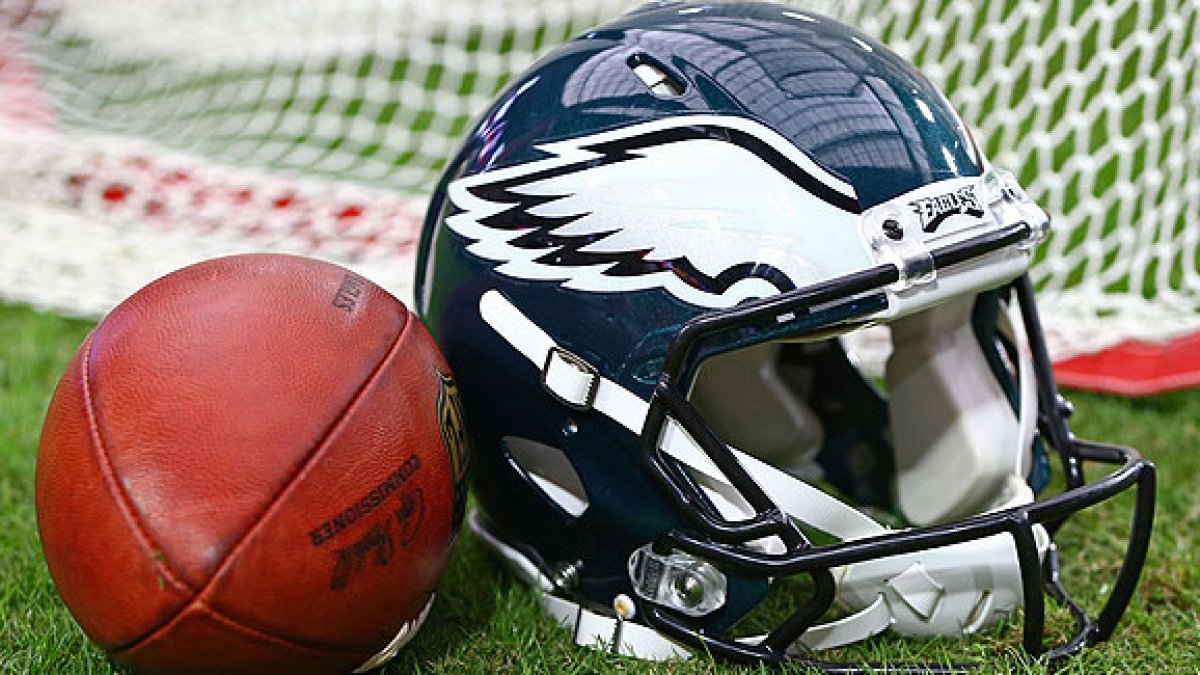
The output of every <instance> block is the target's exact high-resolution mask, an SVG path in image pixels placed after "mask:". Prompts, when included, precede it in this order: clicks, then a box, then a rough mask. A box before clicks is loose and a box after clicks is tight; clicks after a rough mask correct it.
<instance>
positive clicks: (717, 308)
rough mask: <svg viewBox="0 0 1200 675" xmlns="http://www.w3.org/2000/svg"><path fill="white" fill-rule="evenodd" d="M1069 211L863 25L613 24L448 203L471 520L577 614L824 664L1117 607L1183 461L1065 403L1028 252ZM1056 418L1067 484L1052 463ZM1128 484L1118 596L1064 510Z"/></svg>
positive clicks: (737, 12)
mask: <svg viewBox="0 0 1200 675" xmlns="http://www.w3.org/2000/svg"><path fill="white" fill-rule="evenodd" d="M1048 229H1049V219H1048V217H1047V215H1046V213H1045V212H1044V211H1043V210H1042V209H1041V208H1039V207H1038V206H1037V205H1036V204H1035V203H1033V202H1032V201H1031V200H1030V199H1029V198H1028V197H1027V196H1026V193H1025V191H1024V190H1023V189H1022V187H1021V186H1020V185H1019V184H1018V182H1017V181H1016V180H1015V179H1014V177H1013V175H1012V174H1010V173H1007V172H1005V171H1003V170H1001V169H998V168H995V167H993V166H992V165H991V164H990V163H989V161H988V160H987V158H985V157H984V156H983V155H982V154H981V152H980V150H979V147H978V146H977V145H976V143H975V141H974V140H973V139H972V137H971V134H970V133H969V132H968V130H967V128H966V127H965V125H964V124H963V122H962V121H961V120H960V119H959V117H958V115H957V114H956V112H955V111H954V109H953V108H952V107H951V106H950V104H949V103H948V102H947V101H946V99H945V98H944V97H943V96H942V94H940V93H939V92H938V90H937V89H936V88H935V87H934V86H933V85H931V84H930V83H929V82H928V81H927V80H926V79H925V78H924V77H922V76H921V75H920V73H918V72H917V70H916V69H914V68H913V67H912V66H911V65H909V64H908V63H906V62H905V61H904V60H902V59H901V58H900V57H898V56H896V55H895V54H894V53H893V52H891V51H889V50H888V49H887V48H886V47H884V46H883V45H882V44H880V43H879V42H878V41H876V40H874V39H873V38H871V37H869V36H867V35H864V34H862V33H860V32H857V31H855V30H853V29H851V28H849V27H847V26H845V25H842V24H840V23H837V22H835V21H832V20H830V19H827V18H824V17H821V16H818V15H815V14H811V13H808V12H803V11H799V10H796V9H791V8H787V7H782V6H777V5H771V4H759V3H745V4H720V3H717V4H713V3H680V2H668V3H658V4H654V5H651V6H647V7H644V8H642V9H639V10H634V11H632V12H630V13H628V14H626V15H624V16H622V17H621V18H618V19H617V20H615V21H613V22H611V23H608V24H606V25H603V26H600V27H598V28H595V29H593V30H591V31H588V32H587V33H585V34H583V35H582V36H580V37H578V38H576V39H574V40H572V41H570V42H568V43H567V44H565V45H564V46H561V47H559V48H558V49H556V50H554V51H553V52H551V53H550V54H549V55H547V56H546V57H544V58H543V59H541V60H540V61H539V62H538V63H537V64H536V65H534V66H533V67H532V68H531V69H530V70H529V71H528V72H526V73H525V74H524V75H522V76H520V77H519V78H517V79H516V80H514V81H513V82H512V83H511V84H510V85H509V86H508V87H507V89H505V90H504V91H503V92H502V93H501V94H500V96H499V98H498V99H497V101H496V102H495V103H494V105H492V106H491V108H490V109H488V110H487V111H486V112H485V113H484V114H483V116H482V117H481V118H480V119H479V121H478V122H477V123H476V124H475V125H474V127H473V128H472V130H471V131H470V133H469V135H468V136H467V138H466V140H465V143H464V145H463V146H462V148H461V150H460V151H459V152H458V153H457V155H456V156H455V157H454V158H453V160H452V161H451V162H450V164H449V166H448V168H447V170H446V172H445V175H444V177H443V178H442V180H441V182H440V183H439V185H438V188H437V190H436V192H435V194H434V196H433V198H432V203H431V204H430V207H429V211H428V216H427V220H426V223H425V229H424V231H423V234H422V239H421V243H420V252H419V258H418V270H417V280H416V288H417V298H416V304H417V308H418V312H419V314H420V315H421V316H422V317H423V319H424V320H425V322H426V324H427V325H428V327H429V329H430V331H431V332H432V334H433V335H434V336H435V338H436V339H437V341H438V342H439V344H440V345H441V347H442V349H443V350H444V351H445V354H446V357H447V359H448V360H449V362H450V364H451V366H452V367H453V369H454V372H455V373H456V375H457V376H458V378H459V380H460V389H461V392H462V397H463V400H464V405H465V413H466V417H467V420H468V426H469V427H470V429H471V432H472V434H473V436H474V442H475V443H476V449H477V450H476V457H477V462H476V466H475V476H474V490H475V494H476V497H477V500H478V511H477V512H476V513H474V514H472V516H471V517H470V521H469V522H470V524H471V527H472V529H473V530H474V531H475V533H476V534H477V535H478V536H479V537H480V538H481V539H482V540H483V541H484V542H485V543H486V544H488V545H489V546H490V547H491V548H492V549H494V550H495V551H496V552H497V553H498V554H499V555H500V557H501V558H502V559H503V560H504V561H506V562H507V563H508V564H509V565H510V566H511V567H512V568H513V569H514V570H515V571H516V572H517V573H518V574H519V575H520V576H521V577H522V578H523V579H524V580H525V581H527V582H529V583H531V584H533V585H535V586H536V587H538V588H539V589H540V590H541V591H542V592H543V593H544V596H543V597H544V604H545V608H546V609H547V611H548V612H549V613H550V614H552V615H553V616H554V617H556V619H557V620H559V621H560V622H561V623H563V624H564V625H567V626H569V627H571V628H572V629H573V630H574V635H575V639H576V641H577V642H579V643H581V644H589V645H594V646H606V647H607V648H610V649H614V650H617V651H619V652H621V653H624V654H631V655H635V656H639V657H643V658H669V657H674V656H682V655H685V654H687V653H688V652H689V651H690V650H694V649H700V650H707V651H709V652H711V653H713V654H716V655H719V656H722V657H727V658H730V659H735V660H749V661H759V660H761V661H769V662H777V661H781V660H784V659H788V658H792V659H800V660H805V661H808V662H810V663H814V664H816V663H819V660H818V658H817V654H816V652H817V651H819V650H821V649H823V648H829V647H834V646H838V645H844V644H848V643H852V642H856V641H859V640H862V639H865V638H867V637H869V636H872V635H875V634H877V633H880V632H882V631H883V630H885V629H888V628H890V629H892V630H894V631H897V632H899V633H901V634H905V635H913V636H933V635H952V636H956V635H964V634H970V633H973V632H975V631H978V630H979V629H981V628H983V627H986V626H989V625H992V624H994V623H996V622H997V621H999V620H1001V619H1003V618H1004V617H1006V616H1009V615H1011V614H1013V613H1014V611H1015V610H1017V609H1018V608H1021V607H1023V608H1024V615H1023V616H1024V618H1023V623H1024V634H1023V641H1024V646H1025V647H1026V649H1027V650H1028V651H1030V652H1032V653H1035V654H1040V653H1046V652H1048V654H1049V656H1050V658H1058V657H1061V656H1063V655H1067V654H1071V653H1074V652H1076V651H1078V650H1079V649H1080V648H1082V647H1083V646H1084V645H1085V644H1088V643H1093V642H1097V641H1100V640H1104V639H1106V638H1107V637H1109V635H1110V634H1111V633H1112V631H1113V629H1114V626H1115V624H1116V622H1117V620H1118V619H1119V617H1120V616H1121V614H1122V613H1123V612H1124V610H1125V607H1126V606H1127V604H1128V602H1129V600H1130V598H1131V595H1132V593H1133V591H1134V587H1135V585H1136V582H1137V578H1138V575H1139V573H1140V570H1141V567H1142V564H1143V561H1144V559H1145V554H1146V548H1147V545H1148V541H1149V533H1150V527H1151V521H1152V518H1153V504H1154V467H1153V466H1152V465H1151V464H1150V463H1148V462H1146V461H1145V460H1143V459H1142V458H1141V457H1140V456H1139V455H1138V454H1137V453H1136V452H1135V451H1133V450H1129V449H1126V448H1120V447H1116V446H1110V445H1104V444H1099V443H1093V442H1089V441H1084V440H1079V439H1076V438H1074V437H1073V436H1072V434H1071V433H1070V431H1069V429H1068V426H1067V420H1066V418H1067V414H1068V406H1067V404H1066V402H1065V401H1064V400H1063V399H1062V398H1061V397H1060V396H1059V394H1058V392H1057V390H1056V387H1055V384H1054V378H1053V374H1052V372H1051V367H1050V361H1049V358H1048V356H1047V352H1046V347H1045V343H1044V340H1043V338H1042V336H1041V331H1040V326H1039V320H1038V315H1037V312H1036V309H1035V306H1034V294H1033V288H1032V285H1031V282H1030V280H1029V277H1028V276H1027V275H1026V269H1027V267H1028V265H1029V262H1030V256H1031V249H1032V248H1033V247H1034V246H1035V245H1036V244H1037V243H1038V242H1039V241H1041V240H1042V239H1043V238H1044V237H1045V236H1046V234H1047V231H1048ZM872 327H877V328H872ZM868 329H871V330H876V331H879V330H882V331H886V332H888V333H890V339H891V343H892V349H891V355H890V356H889V357H888V359H887V362H886V368H885V369H884V372H883V374H882V377H881V378H879V379H876V378H875V377H872V376H870V375H867V374H864V372H863V371H862V370H861V369H860V367H859V364H858V360H857V359H856V358H855V355H854V352H853V350H851V349H849V348H848V347H847V346H846V344H847V343H846V340H845V337H846V336H848V335H851V334H856V333H858V332H859V331H863V330H868ZM1048 449H1052V450H1053V451H1054V452H1055V453H1056V455H1057V456H1058V457H1059V458H1060V459H1061V462H1062V469H1063V474H1064V478H1065V484H1066V489H1065V490H1063V491H1061V493H1059V491H1055V494H1053V495H1050V496H1044V497H1042V498H1036V497H1035V494H1036V493H1039V492H1041V491H1042V489H1043V488H1044V487H1045V486H1046V485H1047V482H1048V476H1049V474H1050V468H1049V461H1048ZM1088 463H1101V464H1107V465H1109V466H1108V468H1109V470H1108V471H1106V472H1105V474H1104V476H1103V477H1101V478H1098V479H1096V480H1093V481H1092V482H1087V481H1086V480H1085V478H1084V475H1083V467H1084V465H1085V464H1088ZM1126 489H1129V490H1130V491H1131V492H1135V493H1136V495H1137V496H1136V509H1135V516H1134V518H1133V523H1132V525H1131V530H1130V531H1131V535H1130V539H1129V543H1128V546H1127V548H1126V553H1125V558H1124V561H1123V565H1122V568H1121V571H1120V573H1119V575H1118V576H1117V578H1116V579H1114V580H1113V581H1112V591H1111V594H1110V595H1109V599H1108V600H1107V604H1106V605H1105V606H1104V607H1103V610H1102V611H1100V612H1099V614H1098V616H1096V617H1095V618H1093V617H1092V616H1091V615H1089V614H1088V613H1087V612H1085V611H1084V610H1082V609H1081V608H1080V607H1079V606H1078V604H1077V603H1075V602H1074V601H1073V600H1071V598H1070V596H1069V595H1067V594H1066V591H1065V589H1064V588H1063V587H1062V585H1061V584H1060V583H1059V580H1058V574H1057V571H1058V567H1057V565H1058V561H1057V552H1056V547H1055V544H1054V539H1053V537H1054V535H1055V533H1056V532H1057V530H1058V528H1059V526H1060V525H1061V524H1062V523H1063V522H1064V520H1065V519H1067V518H1068V517H1069V516H1070V515H1071V514H1072V513H1074V512H1075V511H1078V510H1080V509H1082V508H1085V507H1088V506H1091V505H1093V504H1095V503H1097V502H1100V501H1103V500H1106V499H1108V498H1110V497H1112V496H1114V495H1116V494H1118V493H1121V492H1123V491H1125V490H1126ZM778 593H785V594H790V596H794V597H790V598H785V601H784V602H790V603H791V605H790V606H787V607H786V609H783V610H780V609H778V607H779V606H780V605H779V603H780V601H779V600H778V599H777V598H776V595H777V594H778ZM1047 594H1048V595H1051V596H1053V597H1054V598H1056V599H1057V600H1058V601H1059V602H1060V603H1063V604H1065V605H1066V606H1067V607H1069V608H1070V611H1071V613H1072V615H1073V616H1074V618H1075V622H1076V627H1075V629H1074V630H1073V633H1072V635H1073V637H1072V638H1071V639H1070V640H1068V641H1067V642H1065V643H1064V644H1059V645H1055V646H1047V645H1044V644H1043V641H1044V637H1043V633H1044V625H1043V624H1044V597H1045V595H1047ZM768 598H776V599H773V600H771V601H770V603H773V604H771V606H772V607H775V608H776V609H774V610H771V611H768V610H766V609H765V608H764V607H765V605H767V604H768V603H767V599H768ZM760 609H761V610H762V612H760V611H759V610H760ZM772 611H773V612H774V613H773V614H772ZM772 616H773V617H774V619H772V618H771V617H772ZM748 617H760V618H748ZM761 617H766V618H761ZM764 623H766V624H768V625H765V626H762V628H761V634H754V631H753V628H752V627H753V626H755V625H759V626H761V625H762V624H764ZM748 632H749V633H750V634H747V633H748Z"/></svg>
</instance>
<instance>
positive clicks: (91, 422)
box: [80, 334, 196, 611]
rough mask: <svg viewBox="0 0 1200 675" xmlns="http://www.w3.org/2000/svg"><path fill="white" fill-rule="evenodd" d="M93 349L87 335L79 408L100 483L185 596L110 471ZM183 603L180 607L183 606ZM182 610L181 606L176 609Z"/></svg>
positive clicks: (189, 593)
mask: <svg viewBox="0 0 1200 675" xmlns="http://www.w3.org/2000/svg"><path fill="white" fill-rule="evenodd" d="M95 348H96V340H95V335H94V334H93V336H92V337H89V338H88V343H87V349H86V350H84V353H83V363H81V364H80V369H81V370H82V371H83V372H82V376H83V382H82V385H83V409H84V413H85V414H86V415H87V423H88V432H89V433H90V434H91V436H92V445H93V447H94V448H95V453H96V455H98V457H97V460H98V462H97V463H98V464H99V465H100V471H101V474H102V475H103V476H104V482H105V483H107V484H108V491H109V494H111V495H112V496H113V497H115V498H116V502H117V506H118V508H120V510H121V513H122V515H124V516H125V519H126V520H127V521H128V522H129V523H130V524H131V525H132V527H133V530H134V532H135V533H136V535H137V539H138V543H139V544H141V546H142V548H143V549H144V550H145V551H146V553H148V554H149V557H150V559H151V560H153V561H154V562H153V563H151V564H152V565H154V567H155V568H156V569H157V570H158V572H159V574H160V575H161V578H163V579H165V580H166V581H168V582H170V584H171V585H172V586H173V587H175V589H176V590H177V591H180V592H182V593H183V594H184V595H185V596H193V595H194V594H195V592H196V591H195V589H193V588H192V587H191V586H190V585H189V584H187V582H185V581H183V580H182V579H181V578H179V577H178V576H177V575H176V574H175V572H174V571H173V570H172V569H171V567H170V566H169V565H167V564H166V559H165V554H164V553H163V552H162V550H160V549H159V548H158V547H157V546H156V545H155V544H156V542H155V540H154V537H152V536H151V535H150V532H148V531H147V530H146V528H145V525H144V524H143V523H142V521H141V519H140V518H139V517H138V513H137V509H136V508H134V506H133V500H132V499H131V498H130V497H129V495H128V493H126V491H125V488H124V487H123V486H122V485H121V483H120V481H118V480H117V478H116V474H115V472H114V470H113V466H112V460H111V458H110V457H109V456H108V446H107V444H106V443H105V442H104V436H103V434H101V433H100V426H99V424H98V423H97V421H96V410H95V407H94V406H93V402H92V351H93V350H94V349H95ZM186 606H187V605H186V602H185V603H184V605H183V607H186ZM177 611H182V607H181V608H180V609H179V610H177Z"/></svg>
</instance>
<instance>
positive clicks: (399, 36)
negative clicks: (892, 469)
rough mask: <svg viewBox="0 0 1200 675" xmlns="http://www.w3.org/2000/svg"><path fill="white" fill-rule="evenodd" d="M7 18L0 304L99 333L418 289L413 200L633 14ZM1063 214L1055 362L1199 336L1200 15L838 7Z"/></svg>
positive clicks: (1176, 10)
mask: <svg viewBox="0 0 1200 675" xmlns="http://www.w3.org/2000/svg"><path fill="white" fill-rule="evenodd" d="M13 1H14V0H4V4H0V156H3V157H5V158H6V159H5V161H4V162H3V163H2V165H0V297H7V298H10V299H17V300H21V301H27V302H34V303H37V304H42V305H49V306H52V307H55V308H57V309H59V310H61V311H68V312H73V313H82V314H92V315H95V314H98V313H100V312H102V311H104V310H105V309H107V308H108V307H111V305H112V304H114V303H115V302H116V301H117V300H119V299H120V298H121V297H122V296H123V295H125V294H127V293H129V292H131V291H132V290H134V289H136V288H137V287H138V286H139V285H140V284H142V283H144V282H145V281H147V280H148V279H149V278H152V277H153V276H155V275H157V274H161V273H164V272H166V271H169V270H170V269H173V268H174V267H178V266H179V265H181V264H184V263H186V262H189V261H191V260H195V259H198V258H202V257H207V256H210V255H215V254H218V253H222V252H228V251H234V250H249V249H260V250H261V249H282V250H290V251H296V252H301V253H308V254H310V255H318V256H323V257H328V258H332V259H335V260H339V261H341V262H345V263H348V264H351V265H354V266H356V267H359V268H360V269H362V271H363V272H364V273H366V274H368V275H370V276H371V277H372V278H375V279H376V280H378V281H380V282H381V283H383V284H384V285H386V286H388V287H390V288H392V289H393V290H396V291H397V292H398V293H400V294H401V296H402V297H403V296H404V295H405V294H406V293H407V292H408V282H409V279H408V275H409V273H410V271H411V265H412V259H411V256H412V252H413V248H414V246H415V240H414V239H415V227H416V224H417V223H418V221H419V218H420V213H421V210H422V201H423V197H424V196H425V195H427V194H428V191H429V190H430V189H431V188H432V185H433V183H434V181H435V180H436V178H437V175H438V173H439V171H440V169H441V167H442V166H443V165H444V163H445V162H446V161H447V159H448V158H449V156H450V154H451V153H452V152H453V151H454V149H455V147H456V146H457V143H458V137H459V135H460V134H461V133H462V132H463V130H464V129H465V128H466V127H467V125H468V124H469V121H470V120H471V118H472V117H473V116H474V115H476V114H477V113H478V112H479V111H480V110H482V109H483V108H484V107H485V106H486V105H487V103H488V102H489V101H490V100H491V98H492V96H493V95H494V93H495V92H496V91H497V90H498V89H499V87H500V86H501V85H502V84H503V83H504V82H505V81H506V80H507V79H508V78H509V77H510V76H511V75H512V74H514V73H516V72H519V71H521V70H522V69H524V68H525V67H526V66H528V65H529V64H530V63H532V62H533V60H534V59H535V58H536V56H537V55H538V54H540V53H541V52H543V51H545V50H546V49H548V48H550V47H552V46H553V45H555V44H557V43H558V42H560V41H562V40H563V39H565V38H566V37H568V36H569V35H572V34H574V33H578V32H580V31H582V30H583V29H585V28H586V27H588V26H589V25H592V24H594V23H597V22H599V21H602V20H604V19H605V18H608V17H610V16H614V15H615V14H617V13H618V12H619V11H620V10H621V9H623V8H624V7H627V6H629V5H630V4H631V3H630V2H627V1H623V0H487V1H486V2H482V1H481V0H440V1H433V2H430V1H427V0H343V1H341V2H328V1H325V0H291V1H288V0H255V1H254V2H245V1H240V2H234V1H233V0H208V1H201V0H143V1H141V2H129V1H128V0H30V1H29V2H25V3H18V4H19V5H20V6H19V7H18V6H13V5H12V4H11V3H12V2H13ZM795 4H798V5H801V6H803V7H806V8H809V9H812V10H814V11H818V12H825V13H830V14H834V15H837V16H839V17H841V18H843V19H847V20H849V21H850V22H852V23H855V24H857V25H859V26H860V27H862V28H863V29H864V30H865V31H867V32H869V33H872V34H874V35H877V36H879V37H881V38H883V39H884V41H885V42H887V43H888V44H890V45H891V46H893V47H894V48H895V49H896V50H897V51H899V52H900V53H901V54H903V55H905V56H907V57H909V58H911V59H912V60H914V61H915V62H917V63H918V64H919V65H920V66H921V67H922V69H923V70H924V72H925V73H926V74H927V75H928V76H929V77H930V79H931V80H933V81H934V82H935V83H937V84H939V85H941V86H942V88H943V89H945V90H946V91H947V92H948V93H949V96H950V98H951V99H952V100H953V101H954V102H955V104H956V105H957V106H958V108H959V109H960V111H961V112H962V113H963V116H964V118H965V119H966V120H967V121H968V122H969V123H970V124H971V125H972V126H973V127H974V128H975V130H976V134H977V136H979V137H980V138H981V140H982V141H983V145H984V146H985V148H986V150H987V151H988V153H989V154H990V156H991V157H992V158H993V160H994V161H995V162H996V163H997V164H1001V165H1005V166H1009V167H1011V168H1013V169H1014V170H1016V171H1018V172H1019V174H1020V175H1021V178H1022V180H1023V182H1024V183H1025V184H1026V185H1027V186H1028V187H1029V191H1030V193H1031V195H1033V196H1034V197H1035V198H1036V199H1037V200H1038V201H1039V202H1040V203H1041V204H1043V205H1044V206H1046V207H1047V208H1048V209H1049V210H1050V211H1051V213H1052V214H1053V215H1054V217H1055V220H1056V223H1057V225H1056V227H1057V233H1056V234H1055V235H1054V237H1053V238H1052V239H1051V241H1050V243H1049V244H1048V246H1046V247H1045V249H1044V252H1043V254H1042V257H1041V260H1040V261H1039V263H1038V265H1037V267H1036V269H1035V278H1036V279H1037V281H1038V283H1039V285H1040V287H1041V288H1042V290H1043V305H1044V307H1045V308H1046V315H1047V317H1048V323H1049V324H1050V328H1051V332H1052V337H1053V338H1054V339H1055V345H1056V351H1058V353H1059V354H1064V353H1070V352H1074V351H1085V350H1092V349H1095V348H1099V347H1103V346H1106V345H1107V344H1111V343H1113V342H1116V341H1118V340H1120V339H1123V338H1130V337H1132V338H1140V339H1161V338H1164V337H1168V336H1171V335H1176V334H1179V333H1182V332H1190V331H1194V330H1197V329H1200V312H1198V310H1200V272H1198V271H1197V270H1198V265H1197V261H1198V257H1200V253H1198V251H1197V242H1198V240H1200V133H1197V132H1198V131H1200V129H1198V128H1197V127H1200V83H1197V82H1196V77H1197V71H1198V70H1200V69H1198V68H1197V63H1198V61H1200V43H1198V42H1197V40H1196V38H1197V37H1200V36H1198V35H1197V32H1198V31H1200V27H1198V26H1197V21H1198V15H1200V0H1110V1H1109V2H1091V1H1088V0H986V1H983V2H969V1H962V2H955V1H951V0H928V1H925V2H919V1H912V0H908V1H893V2H885V1H884V0H851V1H849V2H833V1H832V0H824V1H818V0H813V1H812V2H798V3H795Z"/></svg>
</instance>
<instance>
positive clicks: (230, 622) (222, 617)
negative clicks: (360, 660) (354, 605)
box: [111, 598, 366, 658]
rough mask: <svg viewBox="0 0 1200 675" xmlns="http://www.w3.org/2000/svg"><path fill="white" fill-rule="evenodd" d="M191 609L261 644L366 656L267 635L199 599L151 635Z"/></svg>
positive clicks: (123, 649)
mask: <svg viewBox="0 0 1200 675" xmlns="http://www.w3.org/2000/svg"><path fill="white" fill-rule="evenodd" d="M193 608H194V609H196V610H198V611H200V612H203V613H204V614H205V615H207V616H209V617H211V618H212V619H213V620H215V621H217V622H218V623H220V624H222V625H224V626H226V627H227V628H230V629H232V630H235V631H237V632H239V633H242V634H244V635H248V636H250V637H251V638H254V639H256V640H259V641H262V642H269V643H273V644H278V645H283V646H285V647H288V648H294V649H298V650H301V651H306V652H312V653H313V654H325V655H327V654H330V653H334V654H347V655H351V654H352V655H355V656H358V655H360V654H366V652H363V651H360V650H354V649H339V648H337V647H326V646H319V645H309V644H305V643H303V642H297V641H295V640H291V639H288V638H286V637H283V636H281V635H275V634H274V633H268V632H266V631H263V630H259V629H258V628H255V627H253V626H249V625H247V624H244V623H242V622H240V621H238V620H237V619H234V618H233V617H231V616H228V615H226V614H223V613H221V612H220V611H219V610H217V609H216V608H215V607H213V606H211V605H209V604H208V603H206V602H204V601H203V600H202V599H200V598H194V599H193V600H192V601H191V602H189V603H188V604H187V605H185V606H184V607H183V608H182V609H180V610H179V612H178V613H177V615H176V616H174V617H171V620H170V621H168V622H167V623H166V624H163V625H162V626H160V627H159V628H158V629H156V630H155V631H154V632H153V633H152V634H151V635H154V634H157V633H158V632H159V631H161V630H167V629H168V628H169V627H170V626H171V625H174V624H175V623H176V621H177V620H179V619H180V617H182V616H183V615H184V614H186V613H187V611H188V610H189V609H193ZM148 637H149V636H147V638H148ZM147 638H143V639H141V640H138V641H137V642H133V643H131V644H129V645H127V646H125V647H121V648H120V649H113V650H111V651H112V653H113V654H119V653H128V652H130V651H133V650H134V649H137V648H138V647H139V646H140V645H141V644H143V643H144V642H145V641H146V639H147ZM364 658H365V657H364Z"/></svg>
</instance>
